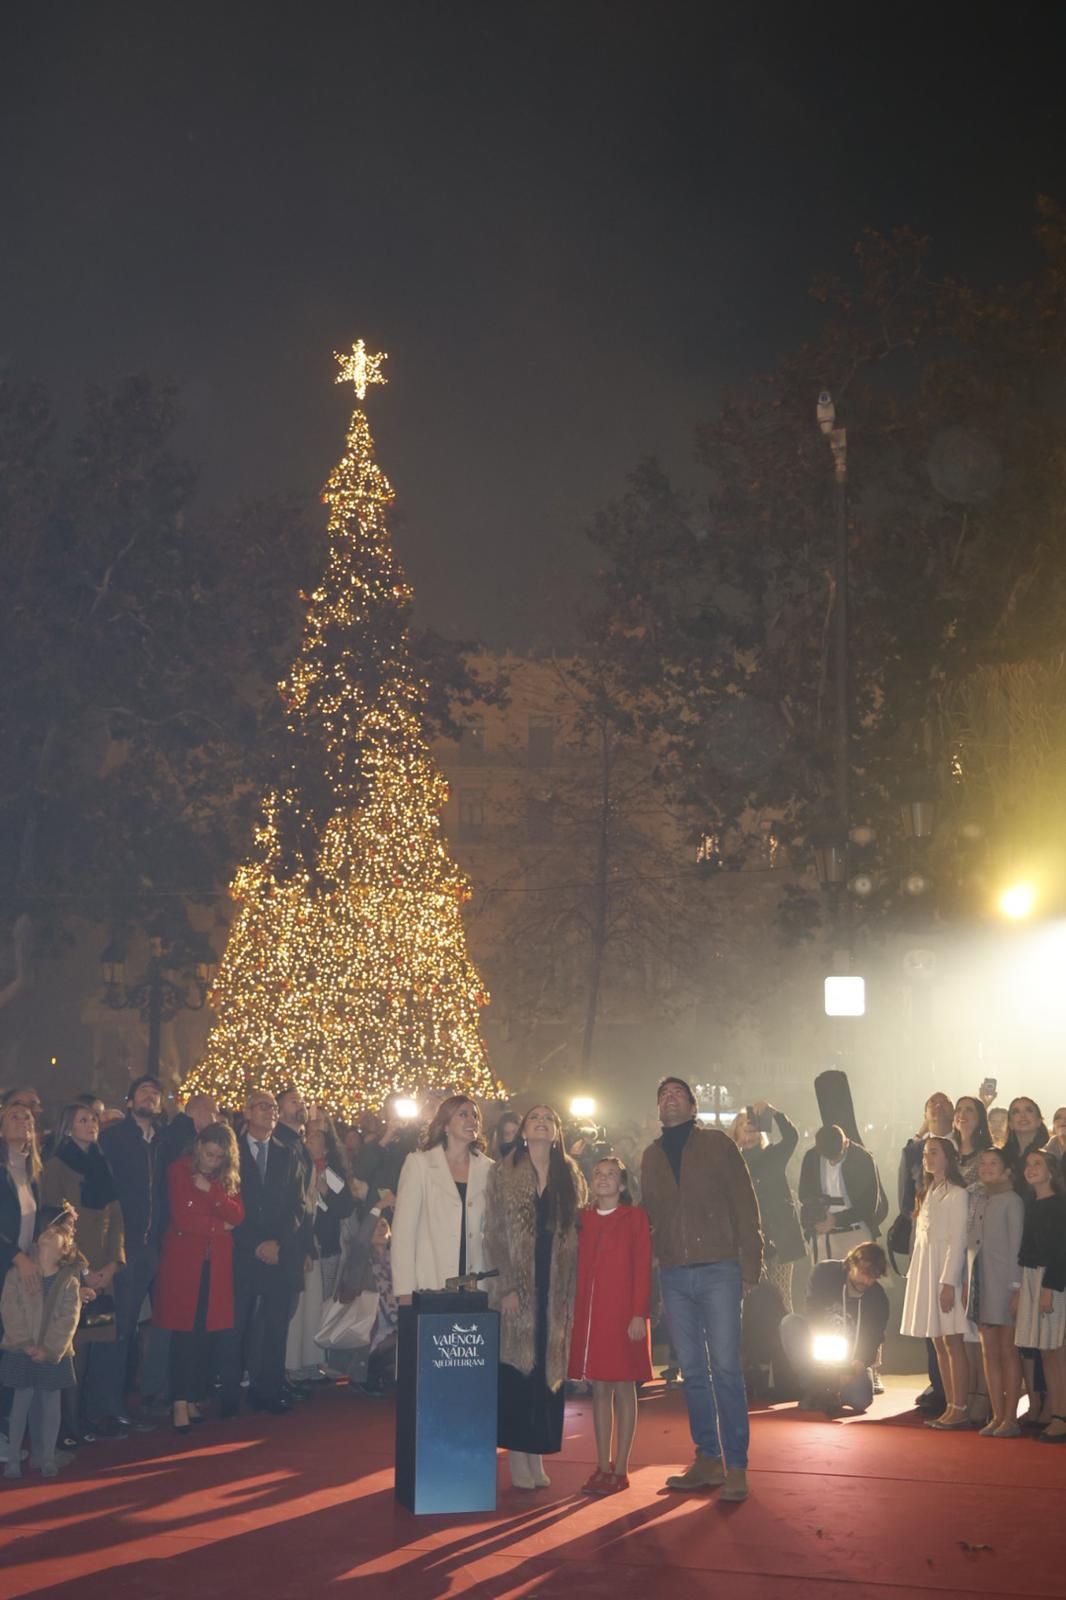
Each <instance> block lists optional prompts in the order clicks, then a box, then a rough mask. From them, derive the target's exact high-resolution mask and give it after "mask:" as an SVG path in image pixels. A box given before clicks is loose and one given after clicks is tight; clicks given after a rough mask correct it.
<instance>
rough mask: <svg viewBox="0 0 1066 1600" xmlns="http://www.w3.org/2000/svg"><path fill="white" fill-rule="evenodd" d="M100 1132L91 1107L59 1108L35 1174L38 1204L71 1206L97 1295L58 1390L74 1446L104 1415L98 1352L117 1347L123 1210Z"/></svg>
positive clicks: (80, 1104)
mask: <svg viewBox="0 0 1066 1600" xmlns="http://www.w3.org/2000/svg"><path fill="white" fill-rule="evenodd" d="M99 1134H100V1119H99V1116H98V1115H97V1113H96V1111H95V1110H94V1109H93V1108H92V1107H90V1106H87V1105H85V1104H84V1103H83V1102H79V1101H74V1102H72V1103H71V1104H70V1105H67V1106H64V1107H63V1110H62V1111H61V1112H60V1114H59V1120H58V1121H57V1123H56V1126H55V1132H54V1134H53V1136H52V1145H53V1153H52V1154H51V1155H50V1156H49V1158H48V1160H47V1161H46V1162H45V1164H44V1168H43V1170H42V1172H41V1200H42V1202H43V1203H44V1204H45V1205H48V1206H63V1205H69V1206H71V1207H72V1208H73V1210H74V1211H75V1212H76V1213H77V1223H76V1227H75V1238H76V1241H77V1246H78V1250H79V1251H80V1252H81V1255H82V1256H83V1257H84V1259H85V1263H86V1265H87V1267H88V1271H87V1272H86V1274H85V1279H84V1282H85V1287H86V1288H87V1289H92V1290H93V1292H94V1294H95V1297H96V1298H95V1300H94V1301H93V1303H92V1304H91V1305H90V1306H89V1308H88V1311H87V1312H86V1313H84V1314H83V1316H82V1320H81V1322H80V1323H79V1325H78V1332H77V1335H76V1337H75V1340H74V1370H75V1373H76V1375H77V1379H78V1382H77V1387H76V1388H70V1389H65V1390H64V1391H63V1404H64V1421H65V1424H66V1437H67V1439H68V1440H70V1441H72V1442H73V1443H75V1444H76V1443H77V1442H78V1440H79V1437H80V1435H81V1434H82V1432H83V1427H84V1423H85V1419H86V1418H88V1417H100V1416H103V1415H105V1414H106V1411H107V1381H108V1373H107V1371H106V1370H102V1368H101V1361H102V1357H101V1349H100V1347H101V1345H107V1344H114V1342H115V1316H114V1301H113V1299H112V1298H111V1297H112V1285H113V1283H114V1279H115V1274H116V1272H118V1270H119V1268H120V1267H123V1266H124V1265H125V1263H126V1250H125V1240H124V1232H123V1223H122V1207H121V1205H120V1204H119V1200H118V1194H117V1192H116V1189H115V1180H114V1178H113V1177H112V1175H111V1168H110V1167H109V1166H108V1164H107V1158H106V1157H105V1156H104V1154H103V1152H102V1150H101V1149H100V1146H99V1144H98V1142H97V1140H98V1138H99ZM103 1355H104V1356H106V1352H103Z"/></svg>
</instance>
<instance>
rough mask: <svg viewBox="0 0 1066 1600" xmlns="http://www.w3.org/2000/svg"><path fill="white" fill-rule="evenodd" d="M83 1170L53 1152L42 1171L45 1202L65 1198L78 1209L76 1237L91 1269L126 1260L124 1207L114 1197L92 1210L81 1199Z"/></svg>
mask: <svg viewBox="0 0 1066 1600" xmlns="http://www.w3.org/2000/svg"><path fill="white" fill-rule="evenodd" d="M81 1189H82V1179H81V1174H80V1173H78V1172H75V1171H74V1169H73V1168H72V1167H68V1166H67V1164H66V1162H65V1161H61V1160H60V1159H59V1157H58V1156H51V1157H49V1159H48V1160H47V1161H46V1162H45V1164H44V1169H43V1171H42V1172H41V1204H42V1205H43V1206H61V1205H62V1204H63V1202H64V1201H66V1202H67V1204H68V1205H72V1206H73V1207H74V1209H75V1211H76V1212H77V1213H78V1223H77V1232H76V1235H75V1237H76V1239H77V1245H78V1249H79V1250H80V1251H81V1253H82V1255H83V1256H84V1257H85V1259H86V1261H87V1262H88V1264H89V1271H90V1272H99V1271H100V1269H101V1267H109V1266H110V1265H111V1263H112V1262H114V1263H115V1265H116V1266H119V1267H124V1266H125V1264H126V1248H125V1239H124V1237H123V1229H122V1207H121V1206H120V1205H119V1203H118V1201H117V1200H112V1201H110V1202H109V1204H108V1205H106V1206H103V1207H102V1208H101V1209H100V1210H99V1211H95V1210H90V1209H89V1208H88V1207H87V1206H83V1205H82V1203H81Z"/></svg>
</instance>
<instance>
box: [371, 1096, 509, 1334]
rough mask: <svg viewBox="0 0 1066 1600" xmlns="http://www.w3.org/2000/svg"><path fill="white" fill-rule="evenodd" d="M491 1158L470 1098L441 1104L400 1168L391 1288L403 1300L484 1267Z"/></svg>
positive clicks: (450, 1099)
mask: <svg viewBox="0 0 1066 1600" xmlns="http://www.w3.org/2000/svg"><path fill="white" fill-rule="evenodd" d="M491 1170H492V1162H491V1161H490V1160H489V1158H488V1156H487V1155H486V1154H485V1141H484V1140H483V1138H482V1137H481V1112H480V1111H479V1109H478V1107H477V1106H476V1105H475V1104H474V1102H473V1100H469V1099H467V1097H466V1095H461V1094H453V1095H450V1096H449V1097H448V1099H447V1100H445V1101H443V1102H442V1104H441V1106H440V1109H439V1110H438V1112H437V1114H436V1116H435V1117H434V1118H433V1121H432V1122H431V1123H430V1125H429V1127H428V1129H427V1130H426V1135H425V1138H424V1139H423V1141H422V1148H421V1149H420V1150H413V1151H412V1152H411V1154H410V1155H409V1156H408V1157H407V1160H406V1161H405V1162H404V1164H403V1166H402V1168H401V1169H400V1183H399V1187H398V1189H397V1191H396V1209H395V1212H394V1214H393V1219H392V1285H393V1290H394V1293H395V1295H396V1301H397V1304H398V1305H402V1306H403V1305H410V1303H411V1295H412V1294H413V1293H414V1291H415V1290H416V1289H443V1288H444V1284H445V1282H446V1280H447V1279H448V1278H455V1277H461V1276H462V1275H463V1274H464V1273H467V1272H481V1271H483V1270H484V1268H485V1265H486V1262H485V1250H484V1245H483V1243H482V1240H483V1235H484V1229H485V1190H486V1188H487V1186H488V1181H489V1173H490V1172H491Z"/></svg>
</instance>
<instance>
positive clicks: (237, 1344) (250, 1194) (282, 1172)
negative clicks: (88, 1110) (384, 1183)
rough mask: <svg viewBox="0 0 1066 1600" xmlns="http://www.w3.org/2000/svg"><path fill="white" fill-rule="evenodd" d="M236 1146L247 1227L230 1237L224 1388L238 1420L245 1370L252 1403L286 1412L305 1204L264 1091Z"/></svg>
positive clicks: (254, 1099)
mask: <svg viewBox="0 0 1066 1600" xmlns="http://www.w3.org/2000/svg"><path fill="white" fill-rule="evenodd" d="M244 1116H245V1126H244V1131H243V1132H242V1134H241V1137H240V1140H239V1141H238V1143H239V1146H240V1154H241V1199H242V1200H243V1201H244V1221H243V1222H242V1223H241V1225H240V1227H239V1228H236V1229H235V1230H234V1233H233V1289H234V1323H235V1327H234V1334H233V1336H232V1338H231V1339H230V1340H229V1341H228V1345H229V1348H228V1350H227V1353H226V1354H227V1359H226V1361H225V1371H224V1376H223V1383H222V1409H223V1414H224V1415H230V1416H232V1415H235V1413H236V1411H237V1409H238V1405H239V1398H240V1379H241V1369H242V1366H245V1367H247V1369H248V1373H249V1376H250V1378H251V1389H250V1392H249V1399H250V1400H251V1403H252V1405H253V1407H254V1408H255V1409H256V1410H259V1411H270V1412H274V1413H281V1412H283V1411H287V1410H288V1409H289V1408H288V1404H287V1403H286V1401H285V1399H284V1398H283V1386H284V1382H285V1337H286V1334H287V1332H288V1326H289V1308H290V1305H291V1302H292V1295H293V1291H294V1288H296V1289H298V1287H299V1284H300V1281H301V1277H302V1274H303V1256H302V1253H301V1250H300V1232H301V1228H302V1225H303V1220H304V1213H305V1209H306V1208H305V1204H304V1188H303V1182H302V1176H301V1171H300V1165H299V1161H298V1160H297V1158H296V1155H295V1154H294V1152H293V1151H292V1150H291V1149H289V1148H288V1147H287V1146H286V1145H284V1144H282V1143H281V1141H280V1140H279V1139H276V1138H275V1137H274V1128H275V1125H276V1123H277V1120H278V1106H277V1101H276V1100H275V1099H274V1096H273V1095H272V1094H271V1093H270V1091H269V1090H267V1089H253V1090H252V1092H251V1094H250V1095H249V1096H248V1099H247V1101H246V1103H245V1107H244Z"/></svg>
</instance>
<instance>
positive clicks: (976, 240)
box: [0, 0, 1066, 644]
mask: <svg viewBox="0 0 1066 1600" xmlns="http://www.w3.org/2000/svg"><path fill="white" fill-rule="evenodd" d="M1061 17H1062V10H1061V8H1060V7H1058V6H1055V5H1048V4H1030V5H1026V4H1015V5H1013V6H1011V7H1009V8H1002V7H996V8H991V7H989V8H976V7H972V6H963V5H955V4H951V5H945V4H940V5H935V6H930V5H928V4H926V5H923V6H912V5H896V6H891V7H885V6H876V7H872V6H861V7H854V6H853V7H841V6H831V5H829V4H824V5H807V4H797V3H792V4H787V5H777V4H761V5H759V4H755V5H749V6H747V7H744V8H739V7H734V6H731V5H725V4H711V3H704V4H703V5H700V6H689V5H680V4H672V3H665V0H659V3H651V0H648V3H644V4H628V3H614V4H605V3H600V0H571V3H568V4H557V3H554V0H553V3H547V4H544V3H540V4H532V3H523V4H519V3H517V0H473V3H472V0H451V3H447V4H445V3H439V4H426V3H412V0H394V3H392V4H377V3H366V0H351V3H349V4H347V5H339V4H338V5H334V4H321V3H318V4H315V3H308V4H303V5H293V4H290V5H288V6H278V7H267V6H264V5H259V4H256V5H249V4H236V3H223V4H217V3H216V4H214V5H211V6H201V5H196V4H189V5H181V6H177V5H172V4H161V3H158V0H157V3H148V4H143V3H141V4H137V5H125V4H122V5H117V4H107V3H100V0H97V3H82V4H72V3H67V4H62V5H58V4H50V3H36V4H33V5H30V6H22V7H18V8H15V7H11V8H8V10H7V11H6V14H5V25H4V34H5V37H4V44H3V49H2V61H0V117H2V119H3V137H4V160H3V163H2V171H0V205H2V211H0V216H2V227H0V296H2V305H3V323H2V332H0V363H2V364H3V365H4V366H5V367H6V369H7V371H8V373H9V375H11V376H12V377H14V378H16V379H19V380H23V379H30V378H37V379H41V380H43V381H44V382H45V383H47V384H48V386H49V387H50V389H51V390H52V392H53V395H54V397H55V400H56V403H57V405H58V407H59V409H60V412H61V415H62V417H63V419H64V422H66V423H67V424H68V426H69V425H72V424H73V422H74V421H75V420H76V418H77V412H78V404H79V396H80V393H81V391H82V389H83V388H84V386H85V385H86V384H87V383H90V382H105V383H106V382H110V381H112V380H113V379H115V378H116V377H119V376H121V375H123V374H125V373H128V372H132V371H147V372H149V373H151V374H152V375H154V376H156V377H158V378H170V379H173V380H175V381H176V382H177V383H178V384H179V385H180V387H181V390H182V393H183V397H184V405H185V410H186V414H187V421H186V425H185V429H184V433H183V437H182V441H181V442H182V444H183V446H184V447H185V449H186V450H187V451H188V452H189V454H190V455H191V456H192V457H193V458H194V459H195V460H196V462H197V463H198V464H199V466H200V468H201V472H202V490H201V503H202V505H203V506H204V508H205V510H211V509H213V508H216V507H220V506H223V505H225V504H226V503H228V502H229V501H231V500H234V499H236V498H238V497H240V496H242V495H245V494H249V493H261V492H270V491H275V490H285V491H292V492H295V493H297V494H299V495H300V496H301V497H306V499H307V501H308V504H309V505H312V506H313V505H314V504H315V501H316V496H317V493H318V489H319V486H320V484H321V482H322V480H323V479H324V477H325V475H326V473H327V472H328V470H329V468H330V466H331V465H332V463H333V461H334V460H335V459H336V456H337V454H338V453H339V447H340V444H341V442H342V438H343V430H344V427H345V423H346V420H347V401H346V397H345V396H344V395H343V394H342V392H341V391H340V390H337V389H334V388H333V387H332V379H333V370H334V369H333V363H332V358H331V351H332V350H333V349H334V348H341V347H344V346H346V345H349V344H350V343H351V341H352V340H353V339H354V338H356V337H358V336H360V335H362V336H364V337H365V338H366V339H367V341H368V343H370V344H371V346H372V348H385V349H387V350H388V351H389V352H390V357H391V359H390V361H389V363H388V371H389V374H390V378H391V384H390V387H389V389H388V390H386V391H380V390H379V391H376V392H375V395H374V400H373V405H372V421H373V426H374V429H375V433H376V436H377V439H378V445H379V453H380V456H381V460H382V464H383V466H384V467H385V470H386V471H387V472H388V474H389V475H390V477H391V478H392V480H393V482H394V483H395V484H396V486H397V489H398V492H399V504H398V510H397V516H396V518H395V521H394V530H395V532H396V536H397V543H398V545H399V548H400V553H401V556H402V558H403V560H404V561H405V563H406V565H407V568H408V571H409V574H410V576H411V578H412V580H413V581H414V583H415V586H416V589H417V592H418V596H419V609H420V614H421V617H422V618H423V619H424V620H425V621H427V622H430V623H433V624H434V625H436V626H438V627H440V628H442V629H444V630H446V631H451V632H458V633H464V634H469V633H471V632H473V633H475V634H479V635H481V636H483V637H486V638H489V639H491V640H492V641H493V642H495V643H501V642H506V641H508V640H510V641H512V642H514V643H518V644H528V643H530V642H533V641H535V640H537V639H546V638H549V637H550V636H551V635H552V632H553V627H555V618H556V615H557V612H556V611H555V610H553V606H552V604H551V603H550V601H549V598H548V595H549V592H551V593H553V594H554V596H555V598H556V601H557V599H558V595H559V592H560V580H562V587H563V588H564V589H565V588H566V587H567V583H566V579H567V575H568V574H569V573H571V572H574V573H576V572H577V571H578V570H579V569H580V566H581V531H582V528H583V526H584V525H585V523H586V522H587V521H588V519H589V518H590V516H591V515H592V514H593V513H594V512H595V510H596V509H597V508H598V507H599V506H601V505H602V504H603V503H604V502H605V501H606V500H608V499H609V498H611V497H612V496H613V495H615V494H617V493H618V492H619V491H620V490H621V488H622V487H623V482H624V477H625V474H626V472H627V471H628V470H629V469H630V468H631V467H632V466H633V465H634V464H635V463H636V462H637V460H638V459H639V458H640V457H641V456H643V455H645V454H648V453H656V454H658V455H659V456H660V457H661V458H662V459H663V460H664V461H665V462H666V464H667V465H668V467H669V468H670V470H671V471H672V472H674V473H676V474H677V476H678V478H679V480H680V481H681V482H683V483H684V484H685V485H686V486H695V485H698V475H697V473H696V472H695V471H694V469H693V468H692V466H691V439H692V434H693V430H694V428H695V427H696V426H697V424H698V423H699V422H700V421H701V420H702V419H703V418H705V417H707V416H708V415H710V414H711V413H712V412H713V410H714V407H715V404H716V399H717V397H718V396H719V395H720V394H721V392H722V390H723V388H724V387H727V386H728V385H730V384H732V383H736V382H738V381H740V380H742V379H743V378H744V376H745V375H746V374H748V373H750V372H752V371H755V370H757V369H758V368H760V367H762V366H765V365H767V364H769V363H770V362H772V361H773V360H774V359H775V357H776V356H778V355H779V354H781V353H782V352H783V351H784V350H785V349H787V348H788V346H789V345H790V344H791V343H793V342H794V341H795V340H797V339H798V338H800V337H802V335H803V334H804V332H805V331H806V330H807V328H808V327H809V326H810V319H811V317H812V315H813V312H812V310H811V308H810V306H809V304H808V302H807V298H806V290H807V285H808V282H809V279H810V276H811V273H812V272H813V271H814V270H815V269H817V268H820V267H824V266H834V265H836V266H843V265H844V264H845V263H846V260H847V252H848V249H849V246H850V244H851V242H852V241H853V239H854V238H855V236H856V235H857V234H858V232H859V230H860V229H861V228H862V227H863V226H864V225H865V224H867V223H869V224H872V225H874V226H877V227H881V228H888V227H891V226H892V225H893V224H896V223H901V222H909V223H911V224H912V225H914V226H915V227H917V228H918V229H920V230H922V231H926V232H929V233H931V234H932V235H933V236H934V239H935V242H936V246H937V256H936V266H937V267H938V268H939V269H941V270H943V271H944V272H945V273H952V274H956V275H959V276H963V277H968V278H970V279H972V280H974V281H977V282H981V281H985V280H988V279H992V278H996V277H1008V278H1009V277H1012V276H1018V275H1021V274H1023V273H1024V272H1026V271H1027V270H1028V268H1029V266H1030V265H1031V261H1032V259H1033V258H1032V246H1031V230H1032V222H1033V199H1034V196H1035V195H1036V194H1037V193H1039V192H1048V193H1052V194H1054V195H1056V197H1057V198H1058V199H1060V200H1061V201H1066V181H1064V179H1066V172H1064V155H1063V152H1064V151H1066V137H1064V135H1066V127H1064V122H1066V116H1064V113H1063V110H1062V105H1063V101H1064V98H1066V97H1064V96H1063V93H1062V89H1061V83H1060V82H1059V66H1060V62H1061V52H1060V49H1059V40H1058V38H1057V37H1056V33H1057V29H1056V26H1055V25H1056V22H1057V21H1059V20H1060V19H1061ZM819 376H820V375H818V374H813V375H812V391H813V390H814V389H816V388H817V387H818V378H819ZM586 559H587V558H586Z"/></svg>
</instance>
